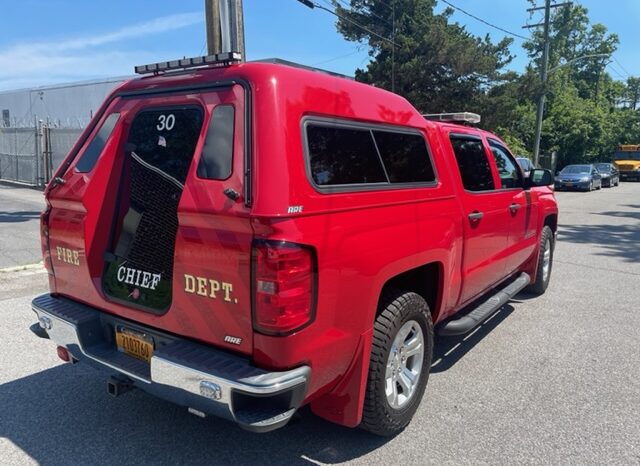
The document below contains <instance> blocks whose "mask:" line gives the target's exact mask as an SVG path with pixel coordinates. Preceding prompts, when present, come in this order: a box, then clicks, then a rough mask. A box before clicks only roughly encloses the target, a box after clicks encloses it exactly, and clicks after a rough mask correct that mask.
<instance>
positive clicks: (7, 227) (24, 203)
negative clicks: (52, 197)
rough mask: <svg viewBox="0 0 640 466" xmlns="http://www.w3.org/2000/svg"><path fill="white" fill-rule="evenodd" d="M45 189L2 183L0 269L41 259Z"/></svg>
mask: <svg viewBox="0 0 640 466" xmlns="http://www.w3.org/2000/svg"><path fill="white" fill-rule="evenodd" d="M44 205H45V204H44V196H43V195H42V191H36V190H35V189H29V188H20V187H15V186H8V185H3V184H0V269H3V268H7V267H16V266H21V265H27V264H34V263H37V262H40V261H41V260H42V252H41V250H40V212H42V210H43V209H44Z"/></svg>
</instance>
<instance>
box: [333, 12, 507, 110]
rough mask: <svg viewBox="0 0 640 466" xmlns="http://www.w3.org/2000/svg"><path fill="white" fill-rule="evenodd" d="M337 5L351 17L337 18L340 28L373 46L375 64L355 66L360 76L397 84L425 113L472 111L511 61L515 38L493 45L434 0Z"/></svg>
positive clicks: (378, 82) (364, 79) (397, 89)
mask: <svg viewBox="0 0 640 466" xmlns="http://www.w3.org/2000/svg"><path fill="white" fill-rule="evenodd" d="M334 5H335V8H336V10H337V12H338V14H340V15H341V16H343V17H344V18H347V19H346V20H345V19H339V20H338V22H337V28H338V31H339V32H340V33H342V34H343V35H344V36H345V37H346V38H347V39H349V40H352V41H358V42H366V43H367V44H368V46H369V54H370V56H371V58H372V59H371V62H370V63H369V64H368V66H367V68H366V69H364V70H363V69H358V70H356V73H355V75H356V79H357V80H359V81H362V82H366V83H369V84H373V85H375V86H378V87H382V88H385V89H389V90H391V88H392V87H394V89H395V92H396V93H398V94H400V95H402V96H404V97H405V98H407V99H408V100H409V101H410V102H412V103H413V104H414V105H415V106H416V107H417V108H418V109H419V110H421V111H424V112H428V113H437V112H446V111H460V110H471V109H472V108H473V103H474V102H475V100H476V97H477V96H478V95H480V94H482V92H483V90H485V89H487V88H490V87H491V86H492V85H494V84H495V83H496V82H500V80H501V79H503V78H502V76H501V73H500V70H501V69H502V68H503V67H504V65H506V64H507V63H509V62H510V61H511V59H512V56H511V55H510V53H509V45H510V44H511V42H512V39H509V38H505V39H503V40H501V41H500V42H498V43H497V44H494V43H493V42H492V41H491V40H490V39H489V36H486V37H484V38H479V37H476V36H474V35H473V34H471V33H469V32H468V31H467V30H466V29H465V28H464V26H462V25H460V24H458V23H451V22H450V17H451V14H452V13H453V10H451V9H449V8H447V9H445V10H444V11H443V12H442V13H440V14H436V13H435V12H434V7H435V6H436V0H392V1H391V2H389V1H384V2H382V1H378V0H351V1H350V7H349V8H345V7H343V6H342V4H341V3H339V2H337V1H335V0H334ZM390 5H391V6H392V7H393V8H391V7H390ZM394 13H395V14H394ZM354 23H358V24H359V25H361V26H364V28H366V29H367V30H368V31H367V30H365V29H363V28H362V27H358V26H356V25H355V24H354ZM394 26H395V29H394ZM369 31H370V32H369ZM372 33H375V34H372ZM380 36H381V37H384V38H387V39H383V38H381V37H380ZM391 42H393V43H395V44H396V45H395V46H394V45H393V44H392V43H391ZM392 70H395V73H393V75H394V76H395V79H393V77H392ZM392 80H393V81H394V83H395V85H394V86H392Z"/></svg>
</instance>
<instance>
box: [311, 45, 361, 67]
mask: <svg viewBox="0 0 640 466" xmlns="http://www.w3.org/2000/svg"><path fill="white" fill-rule="evenodd" d="M360 52H361V49H360V46H356V47H354V51H353V52H350V53H345V54H344V55H338V56H337V57H333V58H330V59H328V60H323V61H319V62H317V63H312V64H311V66H318V65H324V64H325V63H330V62H332V61H336V60H340V59H341V58H346V57H350V56H352V55H355V54H356V53H360Z"/></svg>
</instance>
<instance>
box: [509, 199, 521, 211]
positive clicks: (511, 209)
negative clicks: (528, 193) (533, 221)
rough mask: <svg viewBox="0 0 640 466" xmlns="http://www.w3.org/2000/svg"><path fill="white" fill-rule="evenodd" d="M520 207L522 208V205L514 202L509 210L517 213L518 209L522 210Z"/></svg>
mask: <svg viewBox="0 0 640 466" xmlns="http://www.w3.org/2000/svg"><path fill="white" fill-rule="evenodd" d="M520 207H522V206H521V205H520V204H518V203H516V202H514V203H513V204H511V205H510V206H509V210H510V211H511V213H512V214H513V213H515V212H516V211H517V210H518V209H520Z"/></svg>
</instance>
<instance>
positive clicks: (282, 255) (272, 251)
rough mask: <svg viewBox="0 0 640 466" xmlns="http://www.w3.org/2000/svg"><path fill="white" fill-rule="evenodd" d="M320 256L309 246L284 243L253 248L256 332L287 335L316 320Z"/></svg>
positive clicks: (260, 243)
mask: <svg viewBox="0 0 640 466" xmlns="http://www.w3.org/2000/svg"><path fill="white" fill-rule="evenodd" d="M316 278H317V274H316V255H315V250H314V249H313V248H311V247H309V246H304V245H300V244H295V243H287V242H284V241H263V240H259V241H255V242H254V244H253V328H254V329H255V330H256V331H257V332H261V333H265V334H268V335H287V334H290V333H293V332H294V331H296V330H300V329H301V328H303V327H305V326H306V325H308V324H310V323H311V322H312V321H313V319H314V317H315V305H316V303H315V301H316Z"/></svg>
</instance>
